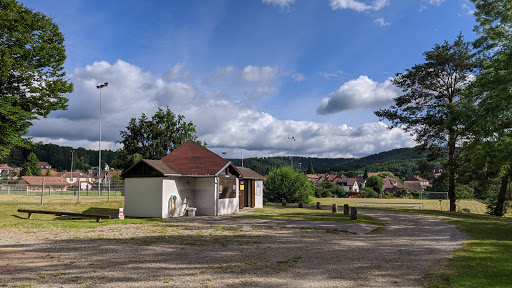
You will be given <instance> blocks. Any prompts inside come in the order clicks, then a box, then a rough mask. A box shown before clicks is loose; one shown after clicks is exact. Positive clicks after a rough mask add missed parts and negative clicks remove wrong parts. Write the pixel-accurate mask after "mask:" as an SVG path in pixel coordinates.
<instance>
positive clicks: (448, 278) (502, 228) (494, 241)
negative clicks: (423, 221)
mask: <svg viewBox="0 0 512 288" xmlns="http://www.w3.org/2000/svg"><path fill="white" fill-rule="evenodd" d="M398 211H401V212H408V213H417V214H427V215H435V216H443V217H446V218H444V219H445V220H446V221H449V222H451V223H453V224H455V225H457V227H458V229H459V230H460V231H462V232H464V233H465V234H466V235H467V237H468V240H466V241H464V244H463V247H462V248H461V249H459V250H457V251H455V253H454V255H453V258H452V259H450V260H448V261H445V262H443V263H440V264H439V265H436V266H435V267H431V268H430V269H429V271H428V272H427V273H426V274H425V277H424V283H423V284H424V286H425V287H429V288H430V287H432V288H433V287H450V288H455V287H457V288H458V287H461V288H462V287H470V288H471V287H475V288H476V287H479V288H480V287H512V282H511V279H512V219H510V218H500V217H494V216H488V215H474V214H463V213H456V212H440V211H428V210H423V211H420V210H398Z"/></svg>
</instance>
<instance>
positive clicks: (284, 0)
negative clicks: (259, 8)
mask: <svg viewBox="0 0 512 288" xmlns="http://www.w3.org/2000/svg"><path fill="white" fill-rule="evenodd" d="M263 3H264V4H267V5H273V6H279V7H281V8H288V7H290V5H291V4H293V3H295V0H263Z"/></svg>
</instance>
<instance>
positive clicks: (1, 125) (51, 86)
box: [0, 0, 73, 159]
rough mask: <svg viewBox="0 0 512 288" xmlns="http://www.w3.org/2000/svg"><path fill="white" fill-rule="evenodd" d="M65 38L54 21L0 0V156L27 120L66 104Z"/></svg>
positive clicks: (23, 143) (17, 140)
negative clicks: (64, 94)
mask: <svg viewBox="0 0 512 288" xmlns="http://www.w3.org/2000/svg"><path fill="white" fill-rule="evenodd" d="M65 60H66V53H65V49H64V37H63V35H62V33H60V31H59V27H58V26H57V24H55V23H53V21H52V19H51V18H49V17H47V16H45V15H44V14H42V13H39V12H34V11H32V10H31V9H28V8H26V7H24V6H23V5H22V4H19V3H18V2H16V1H15V0H0V159H3V158H5V157H6V156H7V155H8V154H9V151H10V150H11V149H12V148H13V147H15V146H23V147H29V146H28V143H27V141H24V140H23V139H22V138H21V136H23V135H25V134H26V133H27V132H28V128H29V127H30V126H31V125H32V123H31V121H32V120H35V119H37V118H38V117H40V116H42V117H46V116H47V115H48V114H50V112H52V111H55V110H62V109H66V107H67V105H66V103H67V101H68V99H67V98H65V97H64V96H62V95H61V94H63V93H70V92H72V91H73V85H72V84H71V83H69V82H68V81H67V80H66V79H65V73H64V71H63V69H64V67H63V65H64V61H65Z"/></svg>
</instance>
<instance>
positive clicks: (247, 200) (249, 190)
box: [244, 180, 254, 207]
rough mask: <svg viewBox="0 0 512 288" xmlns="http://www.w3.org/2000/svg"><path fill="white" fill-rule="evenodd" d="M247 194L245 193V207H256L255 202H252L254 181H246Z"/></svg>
mask: <svg viewBox="0 0 512 288" xmlns="http://www.w3.org/2000/svg"><path fill="white" fill-rule="evenodd" d="M245 182H246V183H245V184H246V185H245V193H244V206H245V207H254V205H253V201H252V194H253V188H252V186H253V183H252V182H253V181H252V180H245Z"/></svg>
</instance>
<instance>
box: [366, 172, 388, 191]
mask: <svg viewBox="0 0 512 288" xmlns="http://www.w3.org/2000/svg"><path fill="white" fill-rule="evenodd" d="M365 186H366V187H368V188H371V189H372V190H373V191H375V192H376V193H377V195H380V194H382V193H383V192H384V180H382V177H380V176H372V177H370V178H368V180H367V181H366V185H365Z"/></svg>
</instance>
